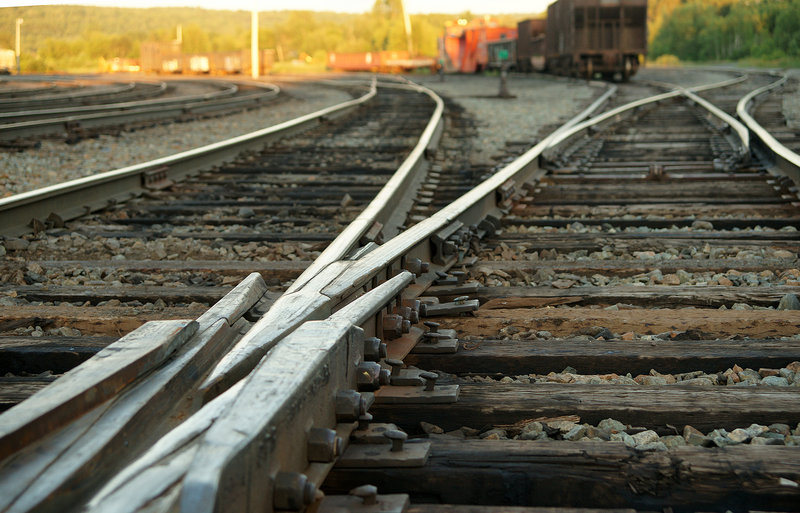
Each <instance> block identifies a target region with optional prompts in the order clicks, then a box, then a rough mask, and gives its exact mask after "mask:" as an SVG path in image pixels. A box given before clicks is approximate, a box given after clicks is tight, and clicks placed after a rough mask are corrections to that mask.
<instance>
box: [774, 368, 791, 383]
mask: <svg viewBox="0 0 800 513" xmlns="http://www.w3.org/2000/svg"><path fill="white" fill-rule="evenodd" d="M778 374H779V375H780V376H781V377H783V378H786V381H788V382H790V383H791V382H792V381H794V378H795V373H794V371H792V370H791V369H786V368H783V369H781V370H779V371H778Z"/></svg>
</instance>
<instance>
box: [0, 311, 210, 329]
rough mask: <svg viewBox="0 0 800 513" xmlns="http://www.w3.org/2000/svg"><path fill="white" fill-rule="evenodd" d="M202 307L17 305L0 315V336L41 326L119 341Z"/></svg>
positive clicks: (194, 312) (193, 312)
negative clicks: (156, 322) (153, 323)
mask: <svg viewBox="0 0 800 513" xmlns="http://www.w3.org/2000/svg"><path fill="white" fill-rule="evenodd" d="M205 310H206V309H205V307H203V306H197V305H195V306H192V307H186V308H179V307H166V308H158V309H155V308H154V309H152V310H150V309H144V308H143V307H141V306H139V307H132V306H130V307H127V306H95V307H91V308H84V307H81V306H72V305H58V306H48V305H20V306H4V307H3V308H2V310H1V311H0V333H2V332H7V331H10V330H12V329H15V328H18V327H26V326H42V327H43V328H51V327H54V326H55V327H58V326H67V327H70V328H76V329H79V330H80V331H81V333H83V334H84V335H86V334H93V335H110V336H117V337H121V336H123V335H125V334H126V333H129V332H131V331H133V330H135V329H136V328H138V327H139V326H141V325H142V324H144V323H146V322H148V321H151V320H171V319H187V318H194V317H197V316H199V315H201V314H202V313H203V312H205Z"/></svg>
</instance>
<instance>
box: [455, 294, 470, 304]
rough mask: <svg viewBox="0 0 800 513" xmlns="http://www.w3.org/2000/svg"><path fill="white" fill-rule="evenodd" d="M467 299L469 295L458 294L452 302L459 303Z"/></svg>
mask: <svg viewBox="0 0 800 513" xmlns="http://www.w3.org/2000/svg"><path fill="white" fill-rule="evenodd" d="M467 301H469V296H458V297H457V298H455V299H454V300H453V303H455V304H457V305H459V304H463V303H466V302H467Z"/></svg>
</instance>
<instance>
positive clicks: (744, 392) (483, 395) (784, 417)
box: [371, 383, 800, 432]
mask: <svg viewBox="0 0 800 513" xmlns="http://www.w3.org/2000/svg"><path fill="white" fill-rule="evenodd" d="M371 413H372V414H373V415H374V417H375V422H393V423H395V424H397V425H398V426H400V428H401V429H405V430H409V431H410V432H419V423H420V422H421V421H424V422H429V423H431V424H436V425H437V426H441V427H442V428H444V430H445V431H450V430H453V429H458V428H459V427H461V426H469V427H473V428H483V427H486V426H493V425H498V424H513V423H515V422H518V421H520V420H524V419H530V418H536V417H544V416H547V417H555V416H559V415H578V416H580V417H581V420H582V421H583V422H588V423H590V424H595V425H596V424H597V423H598V422H600V421H601V420H603V419H607V418H613V419H616V420H619V421H620V422H623V423H625V424H631V425H634V426H645V427H658V426H665V425H667V424H670V425H673V426H677V427H678V429H682V428H683V426H684V425H686V424H688V425H691V426H694V427H696V428H697V429H700V430H701V431H710V430H712V429H715V428H725V429H728V430H733V429H735V428H737V427H747V426H749V425H750V424H751V423H753V422H756V423H759V424H766V425H769V424H772V423H774V422H782V423H786V424H789V425H791V426H794V425H796V424H797V423H798V422H800V388H798V387H786V388H783V387H779V388H775V387H723V386H717V387H696V386H676V385H664V386H647V387H644V386H633V385H630V386H625V385H579V384H560V383H538V384H530V385H527V384H514V383H511V384H501V383H497V384H489V385H487V384H485V383H480V384H476V383H466V384H462V385H461V389H460V394H459V398H458V402H456V403H453V404H436V405H423V404H415V405H404V404H393V405H383V404H380V403H376V404H375V405H374V406H373V407H372V410H371Z"/></svg>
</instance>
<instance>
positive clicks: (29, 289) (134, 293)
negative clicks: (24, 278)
mask: <svg viewBox="0 0 800 513" xmlns="http://www.w3.org/2000/svg"><path fill="white" fill-rule="evenodd" d="M232 289H233V287H202V286H200V287H197V286H192V287H162V286H160V285H126V286H124V287H111V286H109V287H95V286H86V287H80V286H61V285H59V286H57V287H55V286H54V287H47V286H45V287H42V286H20V285H4V286H0V295H4V294H6V293H8V292H12V291H14V292H16V294H17V297H20V298H24V299H27V300H28V301H51V302H52V301H66V302H69V303H81V304H82V303H83V302H85V301H90V302H92V303H99V302H101V301H109V300H112V299H118V300H120V301H123V302H125V301H142V302H149V303H154V302H156V301H158V300H159V299H161V300H163V301H164V302H166V303H192V302H196V303H204V304H211V303H214V302H216V301H219V300H220V299H222V298H223V297H224V296H225V294H227V293H228V292H230V291H231V290H232Z"/></svg>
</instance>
